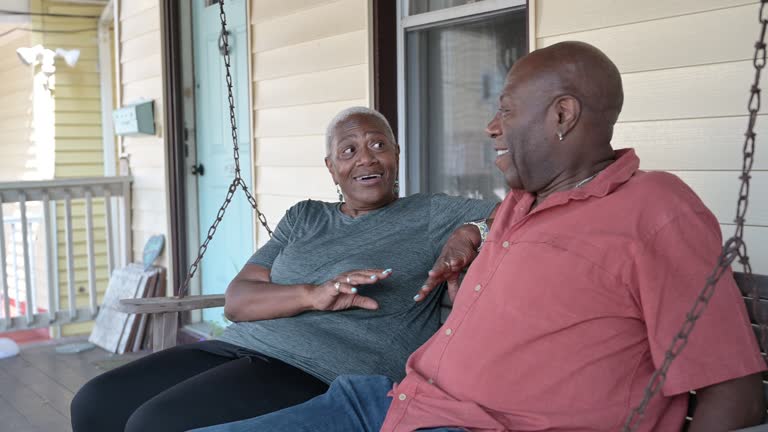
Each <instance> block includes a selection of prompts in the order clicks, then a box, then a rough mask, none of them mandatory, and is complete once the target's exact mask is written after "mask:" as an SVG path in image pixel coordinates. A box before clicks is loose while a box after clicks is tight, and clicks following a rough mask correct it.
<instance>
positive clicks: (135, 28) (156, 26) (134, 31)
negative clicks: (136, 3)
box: [120, 1, 160, 44]
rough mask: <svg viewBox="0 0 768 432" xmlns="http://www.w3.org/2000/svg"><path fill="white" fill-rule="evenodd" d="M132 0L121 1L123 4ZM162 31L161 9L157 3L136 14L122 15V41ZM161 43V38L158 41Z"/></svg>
mask: <svg viewBox="0 0 768 432" xmlns="http://www.w3.org/2000/svg"><path fill="white" fill-rule="evenodd" d="M126 3H130V2H125V1H123V2H120V5H121V7H122V5H123V4H126ZM150 32H158V35H159V32H160V9H159V8H158V6H157V5H155V6H154V7H151V8H149V9H145V10H143V11H141V12H139V13H137V14H135V15H130V16H124V15H121V16H120V42H125V41H129V40H131V39H134V38H136V37H138V36H141V35H144V34H147V33H150ZM157 43H158V44H160V40H159V39H158V41H157Z"/></svg>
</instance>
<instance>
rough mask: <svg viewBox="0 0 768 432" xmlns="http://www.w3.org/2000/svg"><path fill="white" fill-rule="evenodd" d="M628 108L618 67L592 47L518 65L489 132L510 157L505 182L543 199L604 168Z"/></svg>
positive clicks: (562, 48)
mask: <svg viewBox="0 0 768 432" xmlns="http://www.w3.org/2000/svg"><path fill="white" fill-rule="evenodd" d="M623 102H624V92H623V90H622V86H621V75H620V74H619V71H618V69H617V68H616V65H614V64H613V62H611V60H610V59H608V57H606V55H605V54H603V53H602V52H601V51H600V50H598V49H597V48H595V47H593V46H591V45H589V44H586V43H582V42H562V43H559V44H556V45H552V46H550V47H547V48H543V49H540V50H538V51H534V52H533V53H531V54H528V55H527V56H525V57H523V58H522V59H520V60H518V61H517V62H516V63H515V65H514V66H513V67H512V69H511V70H510V71H509V74H508V75H507V79H506V82H505V84H504V89H503V90H502V93H501V96H500V98H499V111H498V112H497V114H496V116H495V117H494V118H493V119H492V120H491V122H490V123H489V124H488V128H487V131H488V134H489V135H490V136H491V137H492V138H493V139H495V140H496V142H497V148H499V149H503V148H505V147H506V148H507V149H509V153H507V154H506V155H505V156H504V160H503V162H505V164H504V166H505V167H507V168H508V169H507V170H506V171H508V172H506V171H505V176H506V177H507V178H508V179H509V178H513V179H516V182H517V183H519V185H520V186H521V187H523V188H525V189H526V190H527V191H529V192H531V193H535V194H537V195H538V196H540V197H541V196H546V195H547V194H548V193H550V192H552V191H554V190H560V189H562V188H563V187H566V186H567V185H568V184H570V182H572V181H575V180H582V179H583V178H585V177H587V176H588V175H584V173H587V172H588V173H592V172H593V171H594V169H598V168H600V167H601V166H605V163H609V162H606V161H610V160H612V158H613V148H612V147H611V139H612V137H613V126H614V124H615V123H616V120H617V119H618V117H619V113H620V112H621V106H622V103H623ZM512 174H514V175H512ZM510 186H514V185H510Z"/></svg>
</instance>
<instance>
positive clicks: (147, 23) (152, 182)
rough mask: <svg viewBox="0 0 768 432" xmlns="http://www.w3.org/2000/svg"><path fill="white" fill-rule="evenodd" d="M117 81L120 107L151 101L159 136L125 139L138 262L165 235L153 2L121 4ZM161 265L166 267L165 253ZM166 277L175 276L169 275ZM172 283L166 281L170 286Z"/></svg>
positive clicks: (156, 23) (160, 105)
mask: <svg viewBox="0 0 768 432" xmlns="http://www.w3.org/2000/svg"><path fill="white" fill-rule="evenodd" d="M120 24H121V25H120V29H119V30H120V31H119V36H120V42H121V43H120V59H119V63H120V68H121V69H120V76H121V81H122V82H121V85H122V88H121V98H122V101H121V103H122V104H129V103H133V102H136V101H137V100H141V99H146V100H154V102H155V107H154V112H155V125H156V130H157V131H158V135H154V136H135V137H132V136H127V137H125V138H123V145H124V147H125V150H126V152H127V153H128V155H129V156H130V159H129V161H130V168H131V175H132V176H133V187H132V194H133V195H132V202H131V203H132V214H133V217H132V241H133V254H134V256H133V257H132V259H133V260H139V261H140V260H141V251H142V247H143V245H144V244H145V243H146V241H147V239H148V238H149V237H150V236H151V235H154V234H164V235H166V236H167V235H168V199H167V188H166V169H165V146H164V145H163V138H162V136H160V131H162V130H163V124H162V122H163V115H162V113H163V85H162V64H163V63H162V62H163V59H162V57H161V49H160V47H161V46H162V42H161V34H160V9H159V4H158V2H157V1H151V0H137V1H133V0H132V1H130V2H127V1H121V2H120ZM160 265H162V266H166V267H168V266H169V265H170V262H169V260H168V259H167V254H163V255H162V256H161V258H160ZM168 274H169V275H172V274H173V271H169V272H168ZM172 284H173V281H169V285H172Z"/></svg>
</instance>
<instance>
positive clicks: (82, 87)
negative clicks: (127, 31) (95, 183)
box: [31, 0, 109, 336]
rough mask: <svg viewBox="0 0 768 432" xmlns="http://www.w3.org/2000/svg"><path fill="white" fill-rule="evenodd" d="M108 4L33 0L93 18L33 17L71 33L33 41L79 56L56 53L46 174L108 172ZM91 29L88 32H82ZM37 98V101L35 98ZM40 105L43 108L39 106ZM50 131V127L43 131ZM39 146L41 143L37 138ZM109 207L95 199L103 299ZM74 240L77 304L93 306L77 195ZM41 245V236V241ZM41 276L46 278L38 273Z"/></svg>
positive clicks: (85, 327)
mask: <svg viewBox="0 0 768 432" xmlns="http://www.w3.org/2000/svg"><path fill="white" fill-rule="evenodd" d="M102 9H103V6H101V5H84V4H74V3H64V2H56V1H52V0H33V1H32V2H31V10H32V11H33V12H40V13H47V14H67V15H82V16H87V17H89V18H71V17H66V18H65V17H52V16H40V17H34V18H33V20H32V22H33V26H34V27H35V28H40V29H44V30H55V31H59V30H66V31H72V32H71V33H57V32H48V33H40V34H36V35H35V36H33V43H40V44H42V45H43V46H44V47H45V48H48V49H51V50H56V49H57V48H63V49H67V50H69V49H78V50H80V56H79V58H78V61H77V63H76V65H75V66H74V67H70V66H68V65H67V64H66V63H65V62H64V59H62V58H60V57H57V58H56V62H55V65H56V73H55V74H54V75H53V79H52V81H51V83H52V86H51V88H52V90H51V94H52V96H53V116H52V119H51V124H49V125H47V126H49V127H52V129H51V131H50V134H51V137H52V139H53V140H52V148H51V149H50V150H51V151H52V152H51V153H52V155H51V156H52V161H51V162H52V165H51V168H52V169H53V171H52V172H51V173H49V174H48V175H47V176H45V177H44V178H51V177H53V178H57V179H61V178H75V177H98V176H102V175H103V174H104V164H103V148H102V137H101V105H100V96H101V94H100V91H101V90H100V87H99V70H98V39H97V30H96V28H97V26H98V21H99V18H98V17H99V16H100V15H101V12H102ZM81 30H86V31H81ZM36 103H37V101H36ZM35 109H38V107H36V108H35ZM43 126H46V125H35V137H36V138H37V139H40V138H43V135H42V134H41V133H40V132H38V131H42V129H41V127H43ZM43 132H45V131H43ZM38 147H40V145H39V143H38ZM37 152H38V154H39V155H41V156H43V157H46V156H49V154H50V153H49V151H45V150H43V149H41V148H38V149H37ZM104 218H105V212H104V205H103V203H102V202H101V200H94V202H93V239H94V259H95V265H96V268H95V271H96V273H95V274H96V290H97V295H98V299H99V301H101V296H103V294H104V291H105V290H106V287H107V283H108V280H109V275H108V274H107V254H106V234H105V226H106V223H105V220H104ZM65 238H66V236H65V219H64V203H62V202H59V203H57V208H56V239H57V243H58V245H57V253H56V256H57V257H58V269H59V271H58V281H59V286H60V287H61V289H60V292H61V294H60V296H59V304H61V305H66V304H68V301H69V300H68V293H67V287H66V281H67V256H66V243H65V241H66V240H65ZM72 239H73V262H74V271H75V292H76V296H77V299H76V304H77V306H78V307H84V306H86V305H88V302H89V297H88V258H87V244H86V230H85V202H84V200H76V201H73V203H72ZM38 242H39V243H40V245H41V246H42V236H40V238H39V241H38ZM37 280H39V281H43V280H45V278H44V275H43V274H38V278H37ZM90 326H91V324H90V323H81V324H73V325H65V326H62V328H61V335H62V336H68V335H72V334H80V333H84V332H87V331H89V330H90Z"/></svg>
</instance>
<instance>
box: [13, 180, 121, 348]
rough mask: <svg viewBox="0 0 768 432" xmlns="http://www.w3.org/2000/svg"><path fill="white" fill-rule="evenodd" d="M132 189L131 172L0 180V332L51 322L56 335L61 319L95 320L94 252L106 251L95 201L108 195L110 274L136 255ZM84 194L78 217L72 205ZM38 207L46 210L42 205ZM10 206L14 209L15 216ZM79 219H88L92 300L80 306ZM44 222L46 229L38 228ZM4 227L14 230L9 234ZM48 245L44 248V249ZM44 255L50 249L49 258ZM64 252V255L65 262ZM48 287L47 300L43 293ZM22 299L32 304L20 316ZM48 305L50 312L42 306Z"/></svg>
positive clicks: (86, 236)
mask: <svg viewBox="0 0 768 432" xmlns="http://www.w3.org/2000/svg"><path fill="white" fill-rule="evenodd" d="M130 192H131V178H130V177H100V178H97V177H94V178H82V179H61V180H44V181H21V182H0V302H1V303H2V306H0V336H2V332H5V331H9V330H10V331H12V330H23V329H28V328H34V327H49V326H50V327H51V328H53V329H54V334H57V333H55V331H56V330H55V329H57V328H59V326H61V325H62V324H66V323H70V322H82V321H90V320H92V319H93V318H94V316H95V315H96V314H97V313H98V301H99V298H98V283H97V282H98V281H97V279H96V276H97V274H98V272H97V267H96V264H97V255H96V254H97V252H98V251H99V250H100V248H101V246H98V248H97V245H96V239H95V238H96V234H95V233H94V229H95V224H96V222H95V220H94V209H93V206H94V200H96V202H97V203H98V202H101V201H100V199H102V198H103V199H104V206H105V207H104V209H105V218H106V220H105V234H106V237H105V244H106V252H107V256H106V258H107V267H108V271H109V273H110V274H111V273H112V271H114V269H115V268H116V267H118V266H120V264H121V263H126V264H127V263H128V262H129V261H130V257H131V254H132V249H131V248H132V238H131V214H130V208H131V199H130ZM121 198H122V199H121ZM80 199H83V201H84V203H85V204H84V207H83V208H84V214H83V215H80V214H79V211H78V212H77V213H76V214H73V211H74V210H73V206H75V205H76V204H74V203H76V202H79V201H77V200H80ZM3 203H4V204H15V203H18V205H19V210H16V208H10V209H9V207H8V206H7V205H6V206H5V208H3V207H2V204H3ZM58 203H61V204H62V208H61V210H63V212H62V213H63V215H62V216H63V219H64V220H63V222H62V223H61V226H62V231H63V235H64V238H63V239H62V244H61V245H59V243H58V236H59V233H58V232H57V225H58V224H59V222H58V219H57V214H58V211H59V209H58V207H57V204H58ZM39 205H42V209H38V208H37V207H38V206H39ZM78 208H79V207H78ZM3 210H5V218H4V217H3V216H4V215H3ZM9 210H12V212H11V214H10V215H9V214H8V212H9ZM81 219H82V220H83V221H84V223H85V240H86V245H85V247H86V250H85V251H84V252H86V254H87V266H88V296H89V302H88V304H87V305H86V304H83V305H79V301H78V297H77V296H78V289H79V288H78V285H77V284H76V278H77V277H78V276H79V275H80V274H79V273H77V269H76V268H75V264H76V260H75V258H76V257H75V239H74V231H73V225H76V224H79V222H78V221H80V220H81ZM38 224H43V226H40V227H38ZM6 227H7V228H8V231H5V228H6ZM19 228H20V229H19ZM38 236H45V237H44V239H45V240H44V241H38V240H42V239H41V238H40V237H38ZM42 245H44V247H45V251H40V250H38V249H39V248H40V247H41V246H42ZM59 248H61V249H59ZM40 253H45V256H44V257H43V256H41V255H39V254H40ZM60 256H61V257H62V258H65V259H61V261H59V257H60ZM22 257H23V260H22V259H21V258H22ZM9 258H10V259H9ZM38 258H39V259H41V260H42V261H43V262H44V264H41V265H44V266H45V267H46V276H45V277H40V276H41V275H40V274H39V273H37V272H36V269H37V262H36V261H37V259H38ZM22 261H23V271H22ZM60 262H61V264H60ZM64 263H66V264H64ZM62 265H66V266H67V269H66V282H64V272H62V275H61V276H60V275H59V267H61V266H62ZM62 270H63V269H62ZM83 274H85V273H84V272H83ZM60 278H61V282H60V281H59V279H60ZM83 279H84V278H83ZM22 280H23V282H22ZM43 284H47V286H43ZM65 285H66V286H65ZM46 288H47V289H46ZM46 291H47V295H48V300H47V301H45V299H44V298H43V297H44V296H45V295H46ZM65 293H66V295H67V297H68V301H67V303H68V304H66V305H64V304H62V303H63V301H62V300H63V296H64V295H65ZM84 293H85V291H84V290H83V294H84ZM12 302H13V303H12ZM23 304H26V307H27V309H26V311H25V312H24V313H21V309H22V305H23ZM45 308H47V311H44V309H45ZM67 309H68V310H67Z"/></svg>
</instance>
